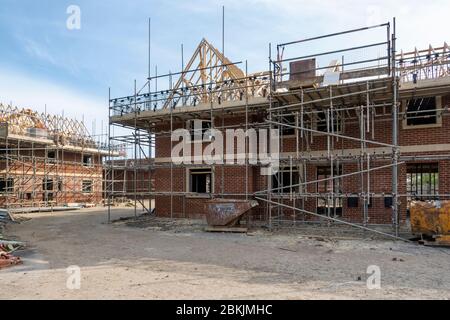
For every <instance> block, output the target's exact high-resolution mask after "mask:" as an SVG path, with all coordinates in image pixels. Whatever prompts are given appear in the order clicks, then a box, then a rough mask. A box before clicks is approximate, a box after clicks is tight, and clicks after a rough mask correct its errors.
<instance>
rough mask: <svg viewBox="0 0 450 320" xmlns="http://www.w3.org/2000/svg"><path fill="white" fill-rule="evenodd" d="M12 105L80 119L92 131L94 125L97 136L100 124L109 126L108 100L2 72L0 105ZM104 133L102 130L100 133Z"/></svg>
mask: <svg viewBox="0 0 450 320" xmlns="http://www.w3.org/2000/svg"><path fill="white" fill-rule="evenodd" d="M11 102H12V104H13V105H14V106H17V107H20V108H29V109H33V110H36V111H39V112H44V111H45V109H46V110H47V112H48V113H52V114H59V115H62V114H63V113H64V116H65V117H68V118H73V119H77V120H82V119H83V118H84V121H85V124H86V127H87V128H88V130H89V131H91V128H92V123H93V121H95V122H96V128H97V129H96V134H100V133H101V122H102V121H103V125H104V127H105V126H106V125H107V123H108V98H107V96H106V92H105V97H104V99H102V97H98V96H92V95H89V94H86V93H84V92H80V91H76V90H73V89H71V88H67V87H65V86H62V85H60V84H57V83H54V82H50V81H47V80H43V79H41V78H39V79H37V78H33V77H30V76H29V75H27V74H25V73H19V72H16V71H12V70H7V69H6V70H2V72H1V73H0V103H3V104H10V103H11ZM103 131H104V132H105V129H104V130H103Z"/></svg>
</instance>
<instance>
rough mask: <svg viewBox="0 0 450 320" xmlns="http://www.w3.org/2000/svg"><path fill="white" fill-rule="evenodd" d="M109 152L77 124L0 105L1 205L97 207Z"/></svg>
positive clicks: (100, 197) (101, 193) (100, 199)
mask: <svg viewBox="0 0 450 320" xmlns="http://www.w3.org/2000/svg"><path fill="white" fill-rule="evenodd" d="M108 154H109V153H108V149H107V148H106V146H101V145H100V144H99V143H96V142H95V141H94V139H93V138H92V137H91V136H90V135H89V133H88V131H87V129H86V127H85V126H84V124H83V123H82V122H80V121H76V120H71V119H67V118H63V117H62V116H56V115H49V114H46V113H38V112H35V111H32V110H30V109H18V108H16V107H12V106H10V105H7V106H6V105H2V104H0V206H1V207H3V208H26V207H29V208H38V207H49V206H64V205H68V204H98V203H100V202H101V201H102V199H103V183H102V172H103V165H102V162H103V157H105V156H106V155H108Z"/></svg>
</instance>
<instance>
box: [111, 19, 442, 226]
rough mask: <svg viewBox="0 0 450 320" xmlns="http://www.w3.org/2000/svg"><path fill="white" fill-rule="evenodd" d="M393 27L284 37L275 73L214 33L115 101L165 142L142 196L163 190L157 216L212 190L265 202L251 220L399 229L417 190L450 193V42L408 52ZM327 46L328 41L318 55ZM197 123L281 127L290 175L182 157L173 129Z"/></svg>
mask: <svg viewBox="0 0 450 320" xmlns="http://www.w3.org/2000/svg"><path fill="white" fill-rule="evenodd" d="M392 30H395V28H392V24H390V23H387V24H382V25H379V26H374V27H369V28H361V29H356V30H349V31H345V32H340V33H333V34H331V35H325V36H321V37H315V38H310V39H305V40H301V41H293V42H290V43H284V44H280V45H277V46H276V48H275V47H274V48H271V49H270V50H269V51H270V52H271V57H270V59H269V60H270V61H269V62H270V63H269V65H270V70H269V71H267V72H260V73H252V74H249V73H248V72H247V71H246V70H247V69H248V66H247V63H245V64H244V63H232V62H231V61H230V60H229V59H227V58H226V57H225V56H224V55H223V54H222V53H221V52H220V51H219V50H217V49H216V48H214V47H213V46H212V45H211V44H210V43H208V42H207V41H206V40H202V42H201V43H200V45H199V46H198V48H197V50H196V51H195V53H194V55H193V57H192V58H191V59H190V60H189V62H188V63H187V64H186V67H185V69H184V70H183V72H180V73H172V74H167V75H155V76H151V77H149V79H148V82H147V85H146V86H144V91H146V92H137V93H136V94H135V95H132V96H128V97H122V98H113V99H111V100H110V115H111V117H110V121H111V125H112V126H120V127H122V128H128V129H129V130H132V131H133V134H132V137H134V138H133V139H129V141H130V140H132V143H133V144H137V145H140V144H141V143H142V144H143V143H144V142H145V146H147V145H151V146H152V147H154V151H155V156H154V178H155V191H154V192H149V193H148V194H145V195H144V194H140V196H141V197H151V198H154V199H155V200H156V214H157V215H159V216H168V217H201V216H202V215H203V214H204V209H203V208H204V203H205V201H206V200H207V199H210V198H228V199H256V200H257V201H258V203H259V206H258V207H257V208H254V209H253V210H252V213H251V216H252V218H253V219H260V220H263V221H266V222H267V223H268V224H269V225H273V224H282V223H289V224H297V223H309V222H318V221H323V220H326V221H331V222H337V223H339V222H348V223H355V224H360V225H364V226H368V225H392V226H393V228H394V229H395V230H396V231H398V229H399V228H400V227H401V226H402V225H404V224H405V223H406V222H407V220H408V205H409V203H410V202H411V201H412V200H415V199H423V200H431V199H447V198H449V196H450V114H449V113H448V107H449V103H450V73H449V71H450V68H449V57H450V50H449V47H448V45H447V44H446V43H445V44H444V45H443V46H440V47H436V48H433V47H431V46H430V47H429V48H426V49H424V50H417V49H416V50H414V51H412V52H403V51H400V50H398V49H397V48H396V37H395V31H394V32H392ZM326 41H329V42H328V43H325V44H324V42H326ZM317 42H320V43H319V44H317ZM316 45H317V47H320V48H326V49H325V51H323V52H320V53H317V52H311V50H313V48H315V47H316ZM327 49H328V50H327ZM273 51H276V54H273ZM299 52H300V54H299ZM173 79H176V80H173ZM166 80H167V82H168V84H167V85H166V86H165V87H163V88H161V86H162V85H164V83H165V81H166ZM158 86H159V87H158ZM199 121H200V122H201V125H200V128H201V129H200V131H201V133H206V134H210V133H209V132H208V129H215V130H219V131H222V132H223V131H224V130H225V129H230V128H234V129H243V130H244V131H245V130H248V129H250V128H253V129H261V128H266V129H267V128H269V129H278V130H279V133H280V138H279V150H280V160H279V161H280V170H279V172H278V173H277V174H275V175H273V176H265V175H262V174H261V170H262V169H263V168H265V166H266V165H265V164H262V163H261V164H256V165H255V164H250V163H249V161H248V160H246V162H245V164H233V165H231V164H217V163H215V164H213V165H207V164H206V163H199V164H194V165H186V164H181V165H180V164H176V163H174V161H173V159H172V158H171V157H172V155H171V151H172V150H173V147H174V146H175V145H176V144H177V143H178V141H172V139H171V133H173V132H174V130H176V129H180V128H185V129H188V130H189V131H190V132H191V134H192V135H195V134H196V132H195V131H196V130H197V131H199V129H198V128H199V127H195V126H194V124H195V123H197V124H198V123H199ZM197 133H198V132H197ZM130 136H131V135H130ZM224 136H225V134H224ZM136 137H139V138H136ZM111 140H112V141H115V140H119V141H124V139H123V136H120V137H114V136H111ZM225 140H226V139H225ZM196 143H197V144H198V142H193V143H192V152H191V154H194V153H193V149H194V148H195V145H196ZM225 143H226V141H225ZM201 144H202V146H203V148H206V147H207V146H208V145H209V143H208V141H207V142H204V143H201ZM250 147H251V146H249V145H248V144H247V145H246V146H245V148H246V149H245V154H246V155H247V158H248V152H249V148H250ZM236 148H237V147H236ZM235 151H236V153H238V151H237V149H235ZM147 154H151V153H150V152H149V153H147Z"/></svg>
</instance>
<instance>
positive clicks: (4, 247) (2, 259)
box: [0, 209, 23, 269]
mask: <svg viewBox="0 0 450 320" xmlns="http://www.w3.org/2000/svg"><path fill="white" fill-rule="evenodd" d="M13 221H14V218H13V217H12V216H11V215H10V213H9V212H8V210H4V209H0V269H2V268H6V267H10V266H14V265H18V264H21V263H22V261H21V260H20V258H19V257H15V256H13V255H12V252H14V251H16V250H17V249H19V248H21V247H22V246H23V244H22V243H20V242H17V241H8V240H5V239H4V238H3V228H4V226H5V225H6V223H8V222H13Z"/></svg>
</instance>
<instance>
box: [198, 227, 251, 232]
mask: <svg viewBox="0 0 450 320" xmlns="http://www.w3.org/2000/svg"><path fill="white" fill-rule="evenodd" d="M205 231H206V232H228V233H247V232H248V228H239V227H233V228H229V227H206V228H205Z"/></svg>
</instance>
